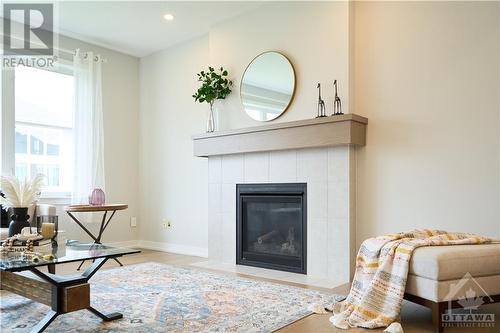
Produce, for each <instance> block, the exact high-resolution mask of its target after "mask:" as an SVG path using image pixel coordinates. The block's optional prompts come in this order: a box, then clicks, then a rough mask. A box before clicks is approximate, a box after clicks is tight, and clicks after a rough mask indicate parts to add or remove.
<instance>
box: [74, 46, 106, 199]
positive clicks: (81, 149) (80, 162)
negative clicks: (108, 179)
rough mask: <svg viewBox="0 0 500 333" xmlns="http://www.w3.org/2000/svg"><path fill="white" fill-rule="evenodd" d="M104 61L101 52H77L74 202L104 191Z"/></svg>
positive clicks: (75, 73) (75, 70) (75, 63)
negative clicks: (99, 53) (99, 190)
mask: <svg viewBox="0 0 500 333" xmlns="http://www.w3.org/2000/svg"><path fill="white" fill-rule="evenodd" d="M101 63H102V59H101V57H100V56H99V55H94V54H93V53H92V52H85V53H83V54H82V53H81V52H80V51H79V50H77V51H76V54H75V56H74V57H73V71H74V80H75V115H74V121H73V122H74V124H73V125H74V132H73V133H74V145H73V148H74V149H73V151H74V159H73V161H74V175H73V195H72V202H73V203H80V204H88V197H89V194H90V193H91V192H92V190H93V189H94V188H101V189H102V190H104V183H105V182H104V134H103V132H104V131H103V113H102V84H101Z"/></svg>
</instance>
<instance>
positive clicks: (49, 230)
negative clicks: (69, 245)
mask: <svg viewBox="0 0 500 333" xmlns="http://www.w3.org/2000/svg"><path fill="white" fill-rule="evenodd" d="M55 231H56V225H55V224H54V223H42V230H41V232H40V233H41V234H42V236H43V238H46V239H51V238H52V237H54V235H55V233H56V232H55Z"/></svg>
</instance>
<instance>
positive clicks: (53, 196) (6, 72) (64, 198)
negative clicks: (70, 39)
mask: <svg viewBox="0 0 500 333" xmlns="http://www.w3.org/2000/svg"><path fill="white" fill-rule="evenodd" d="M35 68H38V69H41V70H47V71H50V72H55V73H60V74H65V75H71V76H73V67H72V64H71V62H70V61H68V60H66V59H61V58H59V59H58V60H57V62H56V63H55V66H54V67H50V68H45V67H43V68H41V67H35ZM0 81H1V88H2V89H1V91H0V95H1V96H0V97H1V101H2V103H1V111H2V113H1V117H0V126H1V129H2V135H1V136H0V149H1V154H0V166H1V171H2V174H8V175H15V170H16V156H15V145H16V132H15V131H16V129H15V128H16V111H15V96H16V94H15V68H7V67H3V68H2V69H1V80H0ZM28 140H30V138H29V137H28ZM46 199H50V200H51V203H59V204H66V203H70V202H71V192H58V191H43V192H42V195H41V197H40V202H41V203H45V202H47V200H46ZM54 200H55V201H57V202H54Z"/></svg>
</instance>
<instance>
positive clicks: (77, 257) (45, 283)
mask: <svg viewBox="0 0 500 333" xmlns="http://www.w3.org/2000/svg"><path fill="white" fill-rule="evenodd" d="M139 252H140V251H139V250H134V249H127V248H119V247H112V246H107V245H105V244H83V243H80V242H76V241H68V243H67V245H66V246H59V247H57V248H54V249H53V250H52V255H53V256H54V259H53V260H43V259H42V258H40V260H39V261H37V262H34V261H32V260H31V258H28V257H26V256H24V255H22V254H20V253H14V252H8V253H5V252H3V253H1V254H0V274H1V276H0V284H1V288H2V289H3V290H7V291H10V292H13V293H15V294H18V295H21V296H24V297H27V298H29V299H32V300H34V301H36V302H39V303H42V304H45V305H48V306H50V307H51V310H50V311H49V313H47V315H46V316H45V318H43V319H42V320H41V321H40V322H39V323H38V324H37V325H36V326H35V327H33V329H32V330H31V332H32V333H34V332H42V331H43V330H45V329H46V328H47V327H48V326H49V325H50V323H51V322H52V321H53V320H54V319H55V318H56V317H57V316H59V315H61V314H64V313H68V312H73V311H78V310H84V309H86V310H89V311H90V312H92V313H93V314H95V315H96V316H98V317H100V318H101V319H102V320H105V321H111V320H115V319H119V318H122V317H123V315H122V314H121V313H111V314H103V313H101V312H99V311H98V310H96V309H94V308H93V307H92V306H91V305H90V284H89V280H90V278H91V277H92V276H93V275H94V274H95V273H96V272H97V271H98V270H99V269H100V268H101V267H102V265H104V263H105V262H106V261H107V260H108V259H115V258H117V257H121V256H124V255H128V254H134V253H139ZM81 260H94V263H93V264H92V265H91V266H90V267H89V268H87V269H86V270H85V271H84V272H83V273H81V274H78V275H71V276H69V275H68V276H63V275H56V274H51V273H47V272H43V271H41V270H39V268H40V267H43V266H48V267H50V266H53V265H57V264H62V263H69V262H75V261H81ZM20 311H22V310H20Z"/></svg>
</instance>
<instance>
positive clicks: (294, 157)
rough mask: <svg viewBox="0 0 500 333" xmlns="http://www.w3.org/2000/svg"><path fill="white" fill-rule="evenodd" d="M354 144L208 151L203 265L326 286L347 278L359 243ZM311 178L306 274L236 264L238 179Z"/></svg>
mask: <svg viewBox="0 0 500 333" xmlns="http://www.w3.org/2000/svg"><path fill="white" fill-rule="evenodd" d="M355 150H356V147H355V146H354V145H340V146H324V147H312V148H301V149H286V150H280V149H275V148H273V150H272V151H262V152H250V153H237V154H225V155H209V156H208V181H209V185H208V190H209V205H208V257H209V261H207V262H204V263H201V264H199V265H201V266H204V267H208V268H214V269H224V270H229V271H236V272H241V273H245V274H250V275H256V276H260V277H264V278H272V279H281V280H286V281H290V282H296V283H304V284H310V285H317V286H323V287H335V286H338V285H341V284H344V283H348V282H349V280H350V278H351V274H352V273H353V268H354V260H355V255H356V252H355V251H356V248H355V216H354V212H355V198H356V196H355V189H356V171H355V170H356V168H355V166H356V157H355ZM252 183H306V184H307V275H303V274H296V273H290V272H283V271H273V270H269V269H263V268H257V267H249V266H241V265H236V200H237V198H236V184H252Z"/></svg>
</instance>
